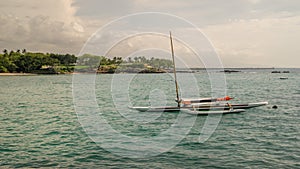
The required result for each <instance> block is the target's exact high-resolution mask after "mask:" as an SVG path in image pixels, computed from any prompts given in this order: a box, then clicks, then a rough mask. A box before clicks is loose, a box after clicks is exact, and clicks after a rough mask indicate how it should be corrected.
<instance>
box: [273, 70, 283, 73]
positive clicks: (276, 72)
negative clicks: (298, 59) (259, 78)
mask: <svg viewBox="0 0 300 169" xmlns="http://www.w3.org/2000/svg"><path fill="white" fill-rule="evenodd" d="M271 73H281V72H280V71H277V70H275V71H272V72H271Z"/></svg>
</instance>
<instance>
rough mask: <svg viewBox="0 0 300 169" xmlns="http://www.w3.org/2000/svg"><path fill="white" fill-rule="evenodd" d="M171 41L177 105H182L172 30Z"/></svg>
mask: <svg viewBox="0 0 300 169" xmlns="http://www.w3.org/2000/svg"><path fill="white" fill-rule="evenodd" d="M170 41H171V51H172V59H173V72H174V78H175V87H176V97H177V100H176V101H177V107H180V100H179V93H178V83H177V76H176V67H175V59H174V48H173V39H172V34H171V31H170Z"/></svg>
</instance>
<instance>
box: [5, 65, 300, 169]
mask: <svg viewBox="0 0 300 169" xmlns="http://www.w3.org/2000/svg"><path fill="white" fill-rule="evenodd" d="M290 71H291V72H290V73H286V74H283V73H281V74H271V73H270V72H271V70H268V69H267V70H255V69H251V70H243V72H239V73H229V74H225V78H226V86H225V87H224V89H226V92H227V95H229V96H232V97H234V98H235V99H234V100H232V101H231V103H249V102H262V101H268V102H269V105H267V106H263V107H258V108H253V109H248V110H247V111H246V112H243V113H240V114H228V115H223V116H215V117H214V116H192V115H186V114H183V113H181V112H174V113H160V112H158V113H150V112H144V113H139V112H136V111H134V110H131V109H129V108H128V107H130V106H150V105H152V106H160V105H176V102H175V101H174V100H175V98H176V94H175V87H174V80H173V76H172V74H116V75H107V74H100V75H83V76H82V78H83V79H84V80H82V81H80V80H78V79H77V80H76V78H74V77H73V75H49V76H46V75H45V76H44V75H41V76H0V168H2V167H8V168H10V167H12V168H19V167H20V168H23V167H24V168H37V167H38V168H39V167H42V168H44V167H47V168H300V104H299V103H300V102H299V100H300V86H299V84H300V71H299V69H291V70H290ZM213 74H214V73H212V76H214V75H213ZM220 74H221V73H219V72H215V75H216V76H219V75H220ZM79 77H80V76H79ZM280 77H287V78H288V79H285V80H281V79H280ZM211 78H213V77H209V76H208V74H207V73H206V72H205V71H200V72H197V73H179V74H178V81H179V84H180V91H181V96H182V97H211V96H212V91H213V90H214V89H212V85H211ZM74 79H75V80H74ZM220 83H223V82H222V81H220ZM93 105H94V106H93ZM274 105H276V106H277V107H278V108H277V109H273V108H272V107H273V106H274ZM89 114H92V115H93V116H88V115H89ZM93 117H95V118H93ZM206 122H212V123H210V124H208V126H209V125H215V126H212V128H211V129H214V130H212V131H210V130H209V129H206V128H204V126H205V124H206ZM170 129H173V130H170ZM185 129H187V130H185ZM177 131H178V132H177ZM209 133H210V134H209ZM205 134H206V136H208V137H207V139H206V140H205V141H202V142H201V141H199V137H201V136H202V135H205ZM119 136H120V137H119Z"/></svg>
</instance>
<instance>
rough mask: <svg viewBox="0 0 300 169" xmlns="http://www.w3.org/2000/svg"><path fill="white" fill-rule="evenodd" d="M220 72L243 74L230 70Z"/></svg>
mask: <svg viewBox="0 0 300 169" xmlns="http://www.w3.org/2000/svg"><path fill="white" fill-rule="evenodd" d="M220 72H224V73H237V72H241V71H239V70H228V69H226V70H223V71H220Z"/></svg>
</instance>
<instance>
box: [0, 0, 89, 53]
mask: <svg viewBox="0 0 300 169" xmlns="http://www.w3.org/2000/svg"><path fill="white" fill-rule="evenodd" d="M1 3H2V4H1V5H3V6H2V7H1V12H0V25H2V26H1V27H0V44H1V46H2V47H3V48H8V49H17V48H26V49H27V50H38V51H47V52H48V51H56V52H70V53H76V52H78V51H79V49H78V48H80V45H81V44H83V42H84V41H85V37H84V32H85V30H84V27H83V26H82V25H81V24H82V21H81V20H80V19H79V18H77V17H75V16H74V15H75V11H76V10H75V8H74V7H72V0H65V1H60V0H55V1H53V0H43V1H34V0H28V1H26V2H25V1H17V0H13V1H9V2H8V3H4V2H1Z"/></svg>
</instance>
